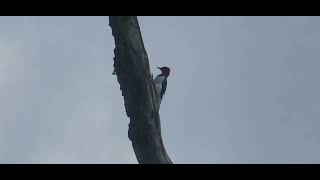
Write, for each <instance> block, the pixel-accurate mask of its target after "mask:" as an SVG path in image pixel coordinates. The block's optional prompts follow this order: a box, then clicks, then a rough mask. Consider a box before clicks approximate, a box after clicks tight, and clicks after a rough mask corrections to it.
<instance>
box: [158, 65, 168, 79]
mask: <svg viewBox="0 0 320 180" xmlns="http://www.w3.org/2000/svg"><path fill="white" fill-rule="evenodd" d="M158 69H160V70H161V74H162V75H164V76H165V77H166V78H167V77H169V75H170V68H168V67H165V66H164V67H158Z"/></svg>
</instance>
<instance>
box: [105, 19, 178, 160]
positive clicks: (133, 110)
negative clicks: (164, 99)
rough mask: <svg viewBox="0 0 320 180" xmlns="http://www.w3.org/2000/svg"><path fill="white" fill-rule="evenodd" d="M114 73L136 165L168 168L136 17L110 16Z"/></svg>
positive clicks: (152, 86) (146, 57) (145, 54)
mask: <svg viewBox="0 0 320 180" xmlns="http://www.w3.org/2000/svg"><path fill="white" fill-rule="evenodd" d="M109 25H110V27H111V29H112V35H113V36H114V40H115V49H114V54H115V57H114V71H115V74H116V75H117V79H118V82H119V84H120V89H121V91H122V95H123V97H124V104H125V109H126V113H127V116H128V117H129V118H130V123H129V131H128V137H129V139H130V140H131V142H132V146H133V149H134V152H135V154H136V157H137V160H138V162H139V163H140V164H145V163H147V164H172V161H171V160H170V158H169V156H168V154H167V152H166V150H165V147H164V145H163V142H162V137H161V125H160V116H159V112H158V111H157V110H156V106H155V104H156V99H157V98H156V93H155V88H154V83H153V77H152V76H151V73H150V67H149V61H148V56H147V52H146V50H145V48H144V44H143V40H142V36H141V32H140V27H139V23H138V19H137V17H136V16H110V17H109Z"/></svg>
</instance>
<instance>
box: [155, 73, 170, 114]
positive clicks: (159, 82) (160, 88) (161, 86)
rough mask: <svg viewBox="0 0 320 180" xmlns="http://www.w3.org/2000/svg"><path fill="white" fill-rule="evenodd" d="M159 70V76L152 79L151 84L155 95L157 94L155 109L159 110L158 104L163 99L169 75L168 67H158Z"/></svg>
mask: <svg viewBox="0 0 320 180" xmlns="http://www.w3.org/2000/svg"><path fill="white" fill-rule="evenodd" d="M158 69H160V70H161V74H159V75H158V76H157V77H156V78H154V80H153V82H154V84H155V88H156V93H157V97H158V100H157V109H158V110H159V108H160V104H161V101H162V98H163V95H164V94H165V92H166V89H167V78H168V77H169V75H170V68H168V67H161V68H160V67H158Z"/></svg>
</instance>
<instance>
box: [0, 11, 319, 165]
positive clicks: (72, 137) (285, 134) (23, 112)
mask: <svg viewBox="0 0 320 180" xmlns="http://www.w3.org/2000/svg"><path fill="white" fill-rule="evenodd" d="M139 21H140V26H141V30H142V35H143V38H144V43H145V46H146V49H147V52H148V56H149V60H150V66H151V70H152V72H153V73H154V74H155V75H156V74H158V73H159V71H158V70H157V69H156V67H157V66H162V65H166V66H169V67H171V69H172V73H171V76H170V77H169V82H168V88H167V93H166V96H165V98H164V100H163V103H162V107H161V121H162V131H163V139H164V143H165V146H166V149H167V151H168V153H169V155H170V157H171V158H172V160H173V161H174V162H175V163H320V155H319V152H320V132H319V130H318V129H319V127H320V121H319V119H320V96H319V92H320V84H319V80H318V78H319V77H320V72H319V66H320V18H319V17H170V16H168V17H139ZM0 27H1V28H0V39H1V40H0V99H1V101H0V163H134V164H135V163H137V161H136V158H135V156H134V152H133V149H132V147H131V143H130V141H129V139H128V138H127V130H128V123H129V119H128V118H127V117H126V115H125V110H124V106H123V97H122V96H121V92H120V89H119V84H118V82H117V80H116V77H115V76H113V75H111V74H112V71H113V59H112V58H113V48H114V40H113V37H112V35H111V29H110V27H109V26H108V18H107V17H3V16H2V17H0Z"/></svg>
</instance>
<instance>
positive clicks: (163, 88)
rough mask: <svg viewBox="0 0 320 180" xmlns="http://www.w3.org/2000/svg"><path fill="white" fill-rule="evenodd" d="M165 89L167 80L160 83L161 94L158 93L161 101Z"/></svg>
mask: <svg viewBox="0 0 320 180" xmlns="http://www.w3.org/2000/svg"><path fill="white" fill-rule="evenodd" d="M166 89H167V79H165V80H163V82H162V88H161V92H160V98H161V99H162V97H163V95H164V94H165V93H166Z"/></svg>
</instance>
